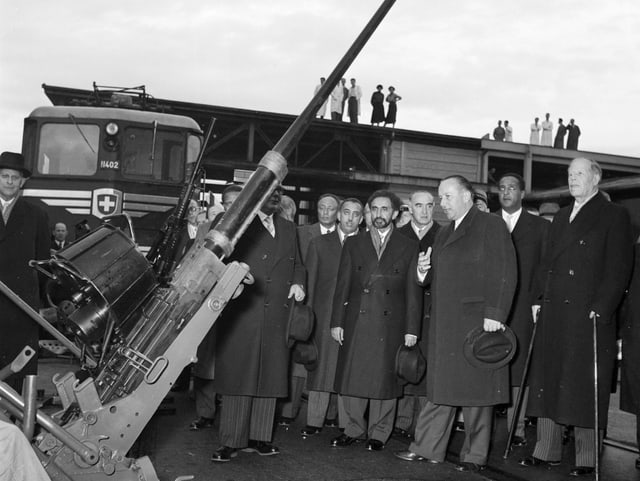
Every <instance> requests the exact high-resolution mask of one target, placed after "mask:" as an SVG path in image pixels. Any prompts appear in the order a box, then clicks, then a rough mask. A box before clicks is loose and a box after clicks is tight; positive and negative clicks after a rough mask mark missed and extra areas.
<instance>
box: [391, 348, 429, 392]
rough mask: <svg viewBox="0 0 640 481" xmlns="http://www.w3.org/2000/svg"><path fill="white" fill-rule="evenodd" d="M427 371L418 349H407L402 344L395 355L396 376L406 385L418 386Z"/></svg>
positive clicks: (425, 363)
mask: <svg viewBox="0 0 640 481" xmlns="http://www.w3.org/2000/svg"><path fill="white" fill-rule="evenodd" d="M426 370H427V361H426V360H425V358H424V356H423V355H422V352H420V348H419V347H418V345H417V344H416V345H415V346H412V347H408V346H405V345H404V344H402V345H401V346H400V347H399V348H398V352H397V353H396V374H397V376H398V377H399V378H400V379H402V380H403V381H405V384H406V383H411V384H418V383H419V382H420V381H421V380H422V377H423V376H424V373H425V372H426Z"/></svg>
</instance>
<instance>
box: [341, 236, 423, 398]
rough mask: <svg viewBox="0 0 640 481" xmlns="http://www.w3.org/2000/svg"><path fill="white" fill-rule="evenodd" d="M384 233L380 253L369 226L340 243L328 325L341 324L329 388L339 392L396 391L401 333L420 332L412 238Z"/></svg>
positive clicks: (386, 394)
mask: <svg viewBox="0 0 640 481" xmlns="http://www.w3.org/2000/svg"><path fill="white" fill-rule="evenodd" d="M388 235H390V236H391V237H390V238H389V240H388V242H387V245H386V248H385V249H384V252H383V253H382V256H381V257H380V259H378V256H377V254H376V250H375V248H374V246H373V242H372V240H371V234H370V233H369V232H363V233H361V234H358V235H357V236H353V237H349V238H347V240H346V241H345V243H344V247H343V249H342V256H341V258H340V268H339V270H338V281H337V284H336V290H335V294H334V297H333V307H332V314H331V327H342V328H343V329H344V342H343V345H342V346H341V347H340V349H339V353H338V366H337V370H336V381H335V390H336V392H338V393H340V394H342V395H345V396H354V397H361V398H367V399H392V398H396V397H399V396H401V395H402V386H401V384H399V383H398V379H397V376H396V373H395V357H396V352H397V350H398V348H399V347H400V345H401V344H404V335H405V334H413V335H416V336H419V335H420V321H421V316H422V312H421V305H422V293H421V291H420V289H419V286H418V285H417V284H416V282H415V269H416V265H417V256H418V244H417V242H415V241H413V240H411V239H408V238H407V237H406V236H403V235H402V234H399V233H398V232H396V231H395V230H393V231H392V232H391V233H390V234H388Z"/></svg>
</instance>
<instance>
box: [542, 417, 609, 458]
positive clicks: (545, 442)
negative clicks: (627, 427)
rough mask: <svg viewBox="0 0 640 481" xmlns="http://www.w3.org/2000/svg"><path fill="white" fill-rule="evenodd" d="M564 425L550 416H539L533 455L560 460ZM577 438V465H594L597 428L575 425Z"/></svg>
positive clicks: (601, 432)
mask: <svg viewBox="0 0 640 481" xmlns="http://www.w3.org/2000/svg"><path fill="white" fill-rule="evenodd" d="M563 428H564V425H562V424H558V423H556V422H555V421H553V420H551V419H549V418H538V426H537V429H536V437H537V440H536V447H535V449H534V450H533V456H534V457H536V458H538V459H542V460H543V461H560V460H561V458H562V430H563ZM599 434H600V440H599V441H600V449H602V435H603V434H604V432H603V431H602V430H600V432H599ZM574 435H575V440H576V466H587V467H594V466H595V465H596V456H595V452H594V443H595V429H592V428H580V427H577V426H576V427H574Z"/></svg>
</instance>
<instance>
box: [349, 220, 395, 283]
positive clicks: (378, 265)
mask: <svg viewBox="0 0 640 481" xmlns="http://www.w3.org/2000/svg"><path fill="white" fill-rule="evenodd" d="M389 235H390V236H391V237H389V241H388V243H387V246H386V248H385V249H384V251H383V252H382V256H381V257H380V259H378V255H377V254H376V249H375V247H373V241H372V240H371V235H370V234H369V232H366V233H365V235H358V239H359V240H360V244H361V245H360V248H361V249H362V254H363V257H364V258H365V259H371V262H367V263H365V265H364V272H363V275H362V279H365V280H366V282H367V284H368V285H371V284H373V283H374V282H376V281H377V280H379V279H381V277H382V276H384V275H386V274H388V272H389V271H390V270H391V268H392V267H393V263H394V262H395V260H396V259H397V258H398V256H400V255H403V254H404V251H403V250H402V248H399V247H400V244H401V243H402V239H400V236H402V235H403V234H400V233H399V232H397V229H393V231H391V232H390V233H389ZM374 260H375V261H374Z"/></svg>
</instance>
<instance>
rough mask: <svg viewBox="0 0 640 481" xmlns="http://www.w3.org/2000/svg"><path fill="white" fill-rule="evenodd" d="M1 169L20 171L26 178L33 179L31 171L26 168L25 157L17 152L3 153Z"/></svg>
mask: <svg viewBox="0 0 640 481" xmlns="http://www.w3.org/2000/svg"><path fill="white" fill-rule="evenodd" d="M0 169H13V170H18V171H20V172H22V175H24V176H25V177H31V171H30V170H29V169H27V168H26V167H25V160H24V156H23V155H22V154H17V153H15V152H2V154H0Z"/></svg>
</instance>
